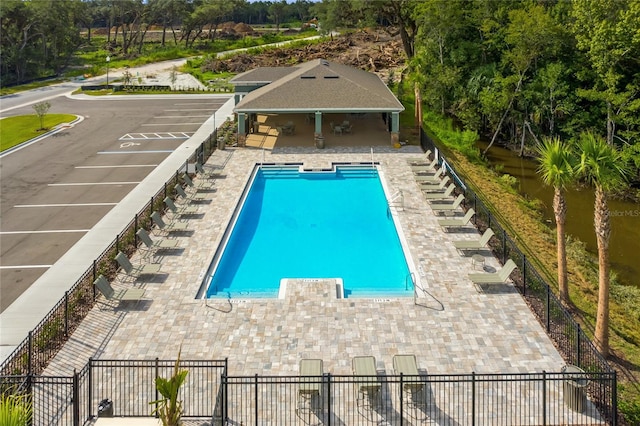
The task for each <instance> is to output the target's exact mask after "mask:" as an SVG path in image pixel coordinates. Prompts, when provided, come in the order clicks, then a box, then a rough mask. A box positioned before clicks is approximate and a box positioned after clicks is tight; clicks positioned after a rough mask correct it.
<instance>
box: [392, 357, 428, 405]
mask: <svg viewBox="0 0 640 426" xmlns="http://www.w3.org/2000/svg"><path fill="white" fill-rule="evenodd" d="M393 371H394V372H395V374H398V375H400V374H401V375H402V376H406V377H403V386H402V391H403V392H404V393H405V394H406V397H405V398H404V401H405V402H406V403H407V405H409V406H417V405H424V402H423V401H424V398H423V397H424V395H422V393H421V391H422V390H423V389H424V382H423V381H422V380H421V378H420V373H419V372H418V364H417V363H416V356H415V355H394V357H393Z"/></svg>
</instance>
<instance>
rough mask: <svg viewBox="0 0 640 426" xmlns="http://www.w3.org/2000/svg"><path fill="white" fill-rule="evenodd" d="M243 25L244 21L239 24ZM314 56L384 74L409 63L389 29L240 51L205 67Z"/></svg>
mask: <svg viewBox="0 0 640 426" xmlns="http://www.w3.org/2000/svg"><path fill="white" fill-rule="evenodd" d="M238 25H240V24H238ZM313 59H327V60H330V61H334V62H338V63H341V64H345V65H350V66H353V67H356V68H360V69H363V70H366V71H370V72H376V73H379V74H381V77H382V78H384V77H386V76H387V75H388V72H389V71H388V70H391V69H398V68H401V67H403V66H404V64H405V55H404V51H403V49H402V42H401V41H400V39H399V37H390V36H389V35H387V34H386V33H377V32H375V33H374V32H370V31H359V32H356V33H352V34H348V35H346V36H340V37H334V38H333V39H332V40H327V41H324V42H321V43H317V44H311V45H307V46H302V47H286V48H277V49H269V50H265V51H264V52H262V53H258V54H253V53H252V54H239V55H235V56H233V57H230V58H228V59H211V60H209V61H207V62H205V64H204V65H203V66H202V70H203V71H213V72H233V73H240V72H244V71H247V70H250V69H253V68H257V67H277V66H290V65H292V64H299V63H302V62H307V61H310V60H313Z"/></svg>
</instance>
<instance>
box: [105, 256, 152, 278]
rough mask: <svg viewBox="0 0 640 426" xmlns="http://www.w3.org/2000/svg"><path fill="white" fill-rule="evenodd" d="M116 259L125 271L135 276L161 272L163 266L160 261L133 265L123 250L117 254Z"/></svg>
mask: <svg viewBox="0 0 640 426" xmlns="http://www.w3.org/2000/svg"><path fill="white" fill-rule="evenodd" d="M116 261H117V262H118V265H120V267H121V268H122V270H123V271H124V273H125V274H126V275H128V276H130V277H133V278H138V277H141V276H143V275H155V274H158V273H159V272H160V266H162V265H160V264H159V263H145V264H144V265H136V266H133V264H132V263H131V261H130V260H129V258H128V257H127V256H126V255H125V254H124V253H123V252H121V251H119V252H118V254H116Z"/></svg>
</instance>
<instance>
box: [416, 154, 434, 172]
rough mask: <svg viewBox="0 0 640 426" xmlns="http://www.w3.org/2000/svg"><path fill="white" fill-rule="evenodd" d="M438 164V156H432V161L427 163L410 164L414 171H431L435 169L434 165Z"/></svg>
mask: <svg viewBox="0 0 640 426" xmlns="http://www.w3.org/2000/svg"><path fill="white" fill-rule="evenodd" d="M437 165H438V158H437V157H436V158H434V159H433V161H432V162H430V163H429V164H420V165H415V166H411V170H413V171H414V172H431V171H433V170H435V167H436V166H437Z"/></svg>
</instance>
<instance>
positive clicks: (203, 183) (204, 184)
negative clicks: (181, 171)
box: [184, 174, 213, 192]
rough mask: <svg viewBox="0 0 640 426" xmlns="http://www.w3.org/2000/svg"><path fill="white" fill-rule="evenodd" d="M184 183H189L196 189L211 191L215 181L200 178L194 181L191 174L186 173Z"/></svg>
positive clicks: (188, 184)
mask: <svg viewBox="0 0 640 426" xmlns="http://www.w3.org/2000/svg"><path fill="white" fill-rule="evenodd" d="M184 183H186V184H187V186H188V187H189V188H191V189H192V190H194V191H196V192H197V191H210V190H212V189H213V181H211V180H205V179H199V180H198V182H194V181H193V179H191V178H190V177H189V175H187V174H185V175H184Z"/></svg>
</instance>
